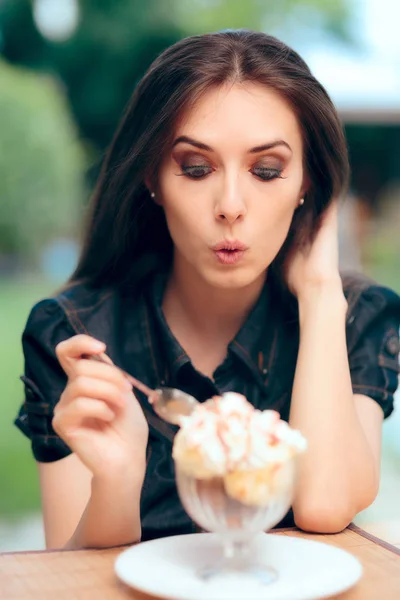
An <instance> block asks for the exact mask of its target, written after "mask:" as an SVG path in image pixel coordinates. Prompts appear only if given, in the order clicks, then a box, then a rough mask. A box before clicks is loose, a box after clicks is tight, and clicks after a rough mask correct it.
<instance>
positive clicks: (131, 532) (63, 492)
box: [38, 454, 145, 549]
mask: <svg viewBox="0 0 400 600" xmlns="http://www.w3.org/2000/svg"><path fill="white" fill-rule="evenodd" d="M137 466H138V469H137V475H136V476H133V477H131V478H129V477H128V473H127V472H125V471H124V472H123V473H120V474H119V475H118V474H117V473H112V474H110V477H108V478H107V477H105V478H104V479H103V480H100V481H98V480H95V479H94V478H93V477H92V473H91V472H90V471H89V469H88V468H87V467H85V465H84V464H83V463H82V462H81V461H80V459H79V458H78V457H77V455H76V454H71V455H70V456H68V457H66V458H63V459H62V460H59V461H56V462H53V463H38V468H39V478H40V488H41V495H42V509H43V520H44V529H45V537H46V547H47V548H61V547H65V548H68V549H77V548H83V547H104V546H106V547H110V546H116V545H122V544H128V543H132V542H135V541H139V540H140V535H141V529H140V514H139V502H140V491H141V486H142V477H141V475H140V474H141V473H144V468H145V467H144V466H143V465H142V467H141V468H140V466H139V465H137Z"/></svg>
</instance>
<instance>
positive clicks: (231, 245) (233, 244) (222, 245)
mask: <svg viewBox="0 0 400 600" xmlns="http://www.w3.org/2000/svg"><path fill="white" fill-rule="evenodd" d="M248 249H249V248H248V246H246V244H243V242H241V241H240V240H223V241H222V242H219V243H218V244H215V246H213V247H212V250H214V252H221V251H223V250H228V251H230V252H233V251H235V250H236V251H239V252H244V251H245V250H248Z"/></svg>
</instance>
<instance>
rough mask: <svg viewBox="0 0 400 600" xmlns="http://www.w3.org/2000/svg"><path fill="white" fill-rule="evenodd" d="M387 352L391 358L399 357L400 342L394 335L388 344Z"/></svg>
mask: <svg viewBox="0 0 400 600" xmlns="http://www.w3.org/2000/svg"><path fill="white" fill-rule="evenodd" d="M386 350H387V351H388V352H389V354H390V355H391V356H397V354H398V352H399V340H398V338H397V336H395V335H393V336H392V337H391V338H389V339H388V341H387V342H386Z"/></svg>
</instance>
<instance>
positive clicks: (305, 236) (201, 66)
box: [70, 30, 349, 287]
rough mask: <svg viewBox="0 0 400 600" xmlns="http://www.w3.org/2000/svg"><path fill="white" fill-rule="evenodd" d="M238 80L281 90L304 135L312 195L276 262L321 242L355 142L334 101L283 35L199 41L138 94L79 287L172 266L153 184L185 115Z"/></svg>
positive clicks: (159, 68) (186, 44)
mask: <svg viewBox="0 0 400 600" xmlns="http://www.w3.org/2000/svg"><path fill="white" fill-rule="evenodd" d="M228 81H229V82H235V81H238V82H243V81H251V82H257V83H259V84H262V85H265V86H268V88H270V89H273V90H275V91H276V92H277V93H279V94H280V95H281V97H282V98H284V99H285V100H286V101H287V102H288V103H289V104H290V106H291V107H292V109H293V111H294V112H295V114H296V116H297V119H298V122H299V125H300V127H301V130H302V133H303V143H304V168H305V172H306V174H307V176H308V179H309V189H308V191H307V195H306V202H305V204H304V206H303V207H302V208H301V210H298V211H296V214H295V216H294V219H293V222H292V225H291V228H290V231H289V235H288V238H287V240H286V242H285V244H284V246H283V248H282V249H281V252H280V253H279V255H278V257H277V259H275V264H279V263H282V261H283V260H284V257H285V255H286V253H287V252H288V251H290V250H291V249H293V248H294V247H296V246H297V245H299V244H301V243H304V241H307V240H310V238H312V236H313V235H314V234H315V232H316V231H317V229H318V225H319V221H320V217H321V215H322V214H323V212H324V210H325V209H326V208H327V206H328V205H329V204H330V202H331V201H332V199H333V198H334V197H339V196H340V195H341V194H342V193H343V191H344V190H345V188H346V186H347V181H348V173H349V167H348V156H347V148H346V141H345V137H344V134H343V130H342V127H341V124H340V121H339V118H338V115H337V112H336V110H335V107H334V106H333V104H332V102H331V100H330V98H329V96H328V94H327V93H326V91H325V89H324V88H323V87H322V85H321V84H320V83H319V82H318V81H317V80H316V79H315V78H314V77H313V75H312V74H311V72H310V70H309V68H308V66H307V65H306V63H305V62H304V61H303V60H302V58H301V57H300V56H299V55H298V54H297V53H296V52H295V51H294V50H292V49H291V48H289V47H288V46H286V45H285V44H284V43H283V42H281V41H279V40H277V39H276V38H274V37H271V36H269V35H266V34H264V33H259V32H254V31H244V30H239V31H223V32H218V33H212V34H207V35H200V36H193V37H189V38H186V39H183V40H181V41H179V42H178V43H176V44H174V45H173V46H171V47H170V48H168V49H167V50H165V51H164V52H163V53H162V54H161V55H160V56H159V57H158V58H157V59H156V60H155V61H154V62H153V64H152V65H151V66H150V68H149V69H148V71H147V72H146V74H145V75H144V77H143V78H142V79H141V81H140V82H139V84H138V85H137V87H136V89H135V91H134V93H133V96H132V98H131V100H130V102H129V104H128V107H127V109H126V111H125V114H124V116H123V118H122V120H121V123H120V125H119V127H118V130H117V132H116V134H115V137H114V139H113V141H112V144H111V146H110V148H109V151H108V153H107V156H106V158H105V161H104V164H103V166H102V170H101V173H100V176H99V180H98V183H97V186H96V189H95V192H94V194H93V197H92V201H91V208H90V213H89V219H88V222H87V225H86V231H85V237H84V244H83V249H82V253H81V256H80V260H79V264H78V266H77V268H76V271H75V272H74V274H73V275H72V277H71V279H70V283H74V282H77V281H82V280H84V281H86V282H87V283H88V284H89V285H92V286H95V287H103V286H107V287H108V286H115V285H121V284H126V283H131V284H134V283H135V282H137V281H138V279H139V278H140V277H142V276H144V275H145V274H146V272H148V271H149V270H150V269H151V268H152V267H153V268H154V266H156V265H157V264H159V261H160V260H164V261H165V262H168V261H169V260H170V259H171V255H172V240H171V237H170V235H169V231H168V227H167V224H166V221H165V218H164V213H163V210H162V208H160V207H159V206H158V205H157V204H156V203H155V202H154V201H153V200H152V198H151V197H150V194H149V191H148V189H147V188H146V186H145V183H144V181H145V179H146V177H152V178H153V180H154V179H156V177H157V169H158V166H159V164H160V160H161V157H162V156H163V154H164V152H166V151H167V149H168V146H169V144H170V143H171V141H172V139H173V134H174V128H175V125H176V122H177V119H178V118H179V116H180V115H182V114H183V111H185V110H187V109H188V108H190V106H192V105H193V103H194V102H195V101H196V100H198V99H199V98H200V97H201V95H202V94H204V93H205V92H207V91H208V90H210V89H211V88H212V87H215V86H220V85H222V84H224V83H225V82H228Z"/></svg>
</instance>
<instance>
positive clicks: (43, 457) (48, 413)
mask: <svg viewBox="0 0 400 600" xmlns="http://www.w3.org/2000/svg"><path fill="white" fill-rule="evenodd" d="M73 334H74V332H73V330H72V328H71V326H70V325H69V323H68V322H67V320H66V317H65V315H64V312H63V310H62V309H61V307H60V306H59V304H58V302H57V301H56V300H53V299H48V300H43V301H42V302H39V303H38V304H36V306H34V307H33V309H32V311H31V313H30V315H29V318H28V321H27V324H26V327H25V330H24V332H23V335H22V347H23V353H24V359H25V372H24V375H23V376H22V377H21V380H22V382H23V383H24V389H25V401H24V403H23V404H22V406H21V408H20V410H19V414H18V416H17V418H16V419H15V425H16V426H17V427H18V428H19V429H20V430H21V431H22V432H23V433H24V434H25V435H26V436H27V437H28V438H29V439H30V440H31V444H32V452H33V455H34V457H35V458H36V460H38V461H39V462H53V461H55V460H59V459H61V458H64V457H65V456H67V455H68V454H71V450H70V448H69V447H68V446H67V445H66V444H65V443H64V442H63V440H62V439H61V438H60V437H59V436H58V435H57V434H56V433H55V431H54V430H53V428H52V425H51V423H52V418H53V412H54V406H55V405H56V403H57V402H58V400H59V398H60V396H61V394H62V392H63V391H64V388H65V386H66V383H67V377H66V375H65V373H64V371H63V370H62V368H61V366H60V364H59V362H58V360H57V357H56V353H55V348H56V346H57V344H58V343H59V342H61V341H63V340H66V339H68V338H69V337H71V336H72V335H73Z"/></svg>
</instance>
